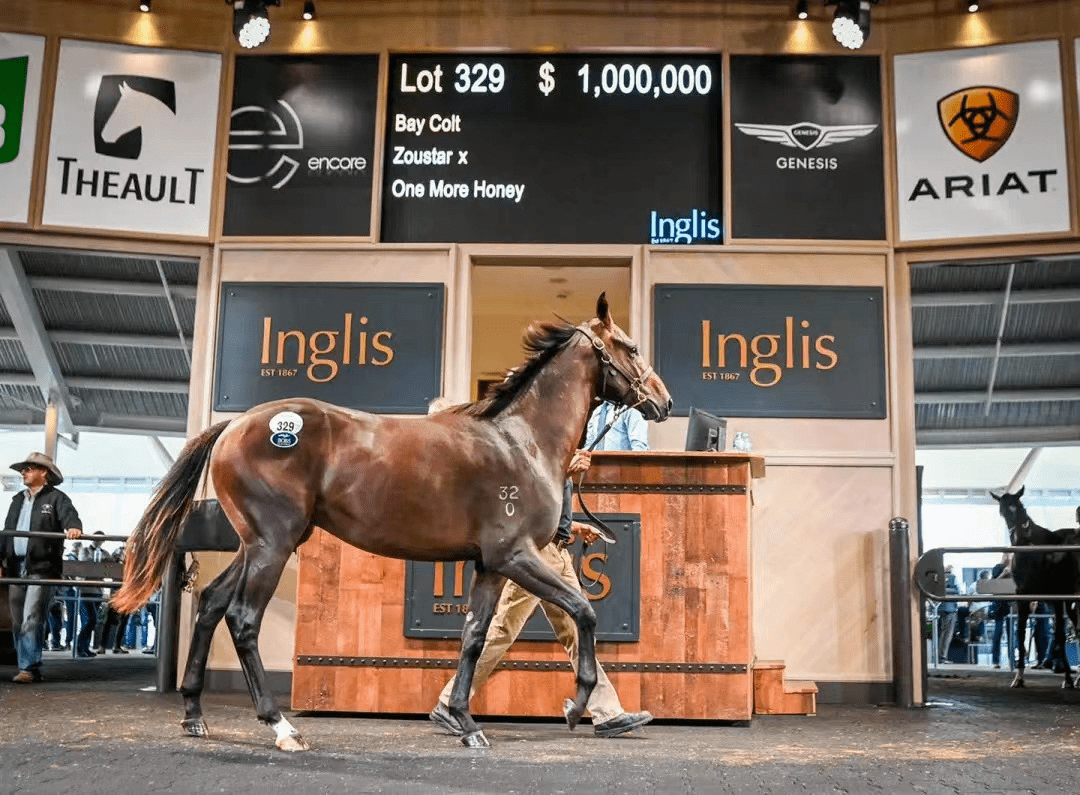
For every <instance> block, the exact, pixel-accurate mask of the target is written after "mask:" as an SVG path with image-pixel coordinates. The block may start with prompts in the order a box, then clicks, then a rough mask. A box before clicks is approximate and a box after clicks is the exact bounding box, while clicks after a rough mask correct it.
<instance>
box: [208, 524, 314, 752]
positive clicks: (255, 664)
mask: <svg viewBox="0 0 1080 795" xmlns="http://www.w3.org/2000/svg"><path fill="white" fill-rule="evenodd" d="M291 552H292V550H289V549H269V548H267V547H265V546H262V545H257V544H252V545H249V546H247V547H246V549H245V555H246V560H245V562H244V571H245V576H244V579H243V582H242V583H241V586H240V589H239V591H238V592H237V594H236V597H235V598H234V599H233V600H232V602H231V603H230V604H229V606H228V609H227V610H226V612H225V623H226V624H227V625H228V627H229V632H230V634H231V635H232V639H233V645H234V646H235V647H236V654H237V656H238V657H239V658H240V667H241V668H242V669H243V671H244V679H246V680H247V686H248V691H249V692H250V693H251V700H252V702H253V703H254V704H255V712H256V714H257V715H258V717H259V720H261V721H262V722H263V723H266V724H268V725H269V726H270V728H271V729H273V730H274V735H275V745H277V747H278V748H280V749H281V750H282V751H306V750H308V747H309V746H308V744H307V743H306V742H305V741H304V738H303V737H301V736H300V733H299V732H298V731H296V729H295V728H293V726H292V724H291V723H289V721H287V720H286V719H285V717H284V716H283V715H282V714H281V710H280V709H279V708H278V705H277V699H275V698H274V694H273V693H272V692H271V691H270V688H269V687H267V685H266V670H265V669H264V668H263V664H262V657H261V656H259V630H260V629H261V628H262V619H263V614H264V613H265V612H266V607H267V605H269V604H270V598H271V597H272V596H273V595H274V589H275V588H277V584H278V581H279V580H280V579H281V572H282V571H283V570H284V569H285V562H286V561H287V560H288V559H289V555H290V554H291ZM253 574H255V575H256V576H253Z"/></svg>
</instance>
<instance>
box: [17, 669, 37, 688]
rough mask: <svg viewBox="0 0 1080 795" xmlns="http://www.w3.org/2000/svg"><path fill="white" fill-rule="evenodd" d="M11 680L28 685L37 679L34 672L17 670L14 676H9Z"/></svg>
mask: <svg viewBox="0 0 1080 795" xmlns="http://www.w3.org/2000/svg"><path fill="white" fill-rule="evenodd" d="M11 681H12V682H18V683H19V684H20V685H29V684H33V683H34V682H36V681H37V679H35V678H34V674H33V673H31V672H30V671H19V672H18V673H17V674H15V676H13V677H12V678H11Z"/></svg>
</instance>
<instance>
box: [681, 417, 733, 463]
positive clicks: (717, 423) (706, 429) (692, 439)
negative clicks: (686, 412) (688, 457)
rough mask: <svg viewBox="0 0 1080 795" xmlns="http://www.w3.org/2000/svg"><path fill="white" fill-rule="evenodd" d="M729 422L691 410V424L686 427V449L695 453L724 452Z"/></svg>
mask: <svg viewBox="0 0 1080 795" xmlns="http://www.w3.org/2000/svg"><path fill="white" fill-rule="evenodd" d="M726 437H727V420H725V419H721V418H720V417H717V416H714V415H712V414H710V413H709V412H707V411H702V410H701V409H696V408H694V407H692V406H691V408H690V424H689V425H687V426H686V449H687V450H688V451H695V452H710V453H716V452H723V450H724V445H725V444H726V442H727V439H726Z"/></svg>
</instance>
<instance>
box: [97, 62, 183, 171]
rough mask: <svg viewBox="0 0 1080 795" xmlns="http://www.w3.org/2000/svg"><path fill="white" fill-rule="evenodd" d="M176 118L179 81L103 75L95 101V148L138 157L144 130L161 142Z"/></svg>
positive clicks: (141, 149) (124, 155)
mask: <svg viewBox="0 0 1080 795" xmlns="http://www.w3.org/2000/svg"><path fill="white" fill-rule="evenodd" d="M175 120H176V84H175V83H173V81H172V80H162V79H161V78H158V77H145V76H143V75H102V76H101V83H100V84H99V86H98V93H97V100H96V101H95V103H94V151H96V152H97V153H98V154H99V155H105V156H107V157H121V158H125V159H127V160H138V159H139V156H140V155H141V154H142V151H143V132H144V131H145V132H146V133H147V134H148V136H153V137H154V140H155V141H157V142H158V145H159V146H160V145H161V144H162V143H163V142H164V141H166V140H168V138H169V133H170V130H171V128H172V126H173V123H174V122H175Z"/></svg>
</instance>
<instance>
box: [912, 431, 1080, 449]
mask: <svg viewBox="0 0 1080 795" xmlns="http://www.w3.org/2000/svg"><path fill="white" fill-rule="evenodd" d="M1077 443H1080V427H1077V426H1076V425H1048V426H1044V427H1041V428H1039V427H1030V426H1021V427H1002V428H950V429H936V428H935V429H932V430H931V429H927V428H923V429H920V430H916V431H915V446H916V447H918V448H919V449H920V450H931V449H935V448H949V447H979V448H982V447H1030V446H1032V445H1039V446H1041V447H1060V446H1063V445H1068V446H1072V445H1076V444H1077Z"/></svg>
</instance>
